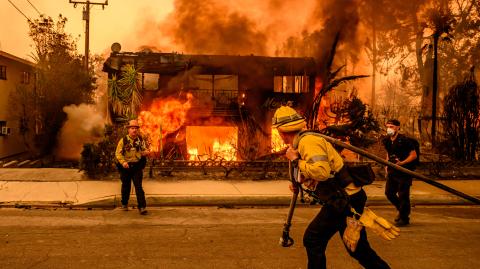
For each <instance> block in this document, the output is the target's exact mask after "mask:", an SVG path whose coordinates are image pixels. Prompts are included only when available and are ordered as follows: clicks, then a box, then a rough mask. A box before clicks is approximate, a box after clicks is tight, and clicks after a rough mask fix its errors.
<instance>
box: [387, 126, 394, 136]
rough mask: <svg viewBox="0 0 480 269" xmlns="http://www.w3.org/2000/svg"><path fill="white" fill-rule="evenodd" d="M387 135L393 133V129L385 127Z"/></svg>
mask: <svg viewBox="0 0 480 269" xmlns="http://www.w3.org/2000/svg"><path fill="white" fill-rule="evenodd" d="M387 135H389V136H393V135H395V130H393V129H392V128H387Z"/></svg>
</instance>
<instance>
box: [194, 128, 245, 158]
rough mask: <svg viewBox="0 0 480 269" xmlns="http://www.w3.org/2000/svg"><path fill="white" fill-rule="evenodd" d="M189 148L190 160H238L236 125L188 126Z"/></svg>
mask: <svg viewBox="0 0 480 269" xmlns="http://www.w3.org/2000/svg"><path fill="white" fill-rule="evenodd" d="M186 132H187V147H188V148H187V150H188V154H189V155H190V156H189V159H190V160H200V161H205V160H207V159H223V160H227V161H236V160H237V156H236V155H237V151H236V145H237V133H238V130H237V128H236V127H225V126H187V130H186Z"/></svg>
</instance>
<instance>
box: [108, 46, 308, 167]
mask: <svg viewBox="0 0 480 269" xmlns="http://www.w3.org/2000/svg"><path fill="white" fill-rule="evenodd" d="M103 70H104V71H105V72H107V73H108V78H109V113H111V114H110V118H111V119H112V122H113V123H114V124H117V125H118V124H123V123H124V122H125V121H126V120H127V119H128V118H131V117H135V116H136V117H138V119H139V121H140V122H141V125H142V127H141V130H142V133H143V134H144V135H146V136H147V138H148V140H149V142H150V147H151V150H152V151H154V152H155V153H156V154H157V155H156V156H157V157H158V158H159V159H168V160H199V161H202V160H207V159H223V160H226V161H232V160H243V161H245V160H255V159H258V158H261V157H262V156H264V155H267V154H269V153H271V152H272V151H274V150H278V149H280V148H281V147H282V145H280V144H279V141H281V140H280V139H279V137H278V134H275V132H273V131H272V129H271V118H272V116H273V112H274V110H275V109H276V108H277V107H278V106H279V105H280V104H284V103H287V102H290V103H292V104H293V105H294V106H296V107H305V105H306V104H307V103H308V100H312V99H313V98H312V97H313V94H314V93H313V92H314V84H315V61H314V59H313V58H287V57H263V56H254V55H249V56H231V55H187V54H179V53H154V52H137V53H131V52H120V46H119V45H118V44H114V45H113V46H112V53H111V54H110V57H109V58H108V59H107V60H106V61H105V63H104V69H103ZM125 81H130V84H128V83H126V82H125ZM129 85H130V86H129ZM132 85H133V86H132ZM120 87H127V88H128V87H130V88H132V89H129V90H127V92H128V91H130V92H132V91H137V93H138V96H135V97H133V95H132V96H131V97H128V98H124V99H122V96H121V94H119V91H118V88H120ZM112 96H113V97H112ZM114 97H116V98H117V99H115V98H114ZM134 99H135V100H134ZM119 100H120V103H119ZM121 106H124V108H123V109H121Z"/></svg>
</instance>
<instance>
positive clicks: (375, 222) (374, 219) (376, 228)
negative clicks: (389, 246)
mask: <svg viewBox="0 0 480 269" xmlns="http://www.w3.org/2000/svg"><path fill="white" fill-rule="evenodd" d="M360 222H361V223H362V225H363V226H365V227H367V228H370V229H372V230H373V232H374V233H376V234H377V235H379V236H380V237H382V238H383V239H385V240H392V239H394V238H396V237H397V236H399V235H400V229H398V228H397V227H395V226H394V225H392V224H391V223H390V222H388V221H387V220H386V219H384V218H382V217H379V216H377V215H375V213H373V211H372V210H370V209H369V208H368V207H365V209H364V211H363V214H362V216H361V217H360Z"/></svg>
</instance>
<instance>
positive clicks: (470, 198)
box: [316, 133, 480, 205]
mask: <svg viewBox="0 0 480 269" xmlns="http://www.w3.org/2000/svg"><path fill="white" fill-rule="evenodd" d="M316 134H317V135H319V136H321V137H323V138H324V139H325V140H327V141H328V142H330V143H332V144H335V145H337V146H340V147H342V148H346V149H349V150H351V151H353V152H356V153H358V154H360V155H362V156H365V157H367V158H369V159H371V160H374V161H376V162H379V163H381V164H383V165H386V166H389V167H391V168H393V169H395V170H398V171H400V172H403V173H405V174H408V175H410V176H412V177H415V178H418V179H420V180H422V181H423V182H425V183H427V184H430V185H432V186H435V187H437V188H439V189H442V190H444V191H447V192H449V193H451V194H454V195H456V196H459V197H462V198H463V199H465V200H468V201H470V202H472V203H474V204H477V205H480V200H479V199H477V198H475V197H473V196H470V195H468V194H465V193H463V192H460V191H457V190H455V189H452V188H450V187H448V186H445V185H443V184H442V183H439V182H437V181H434V180H433V179H430V178H428V177H426V176H424V175H422V174H420V173H417V172H414V171H410V170H408V169H406V168H404V167H401V166H400V165H396V164H394V163H391V162H389V161H387V160H385V159H383V158H380V157H378V156H376V155H374V154H372V153H369V152H367V151H365V150H363V149H361V148H358V147H355V146H352V145H349V144H346V143H344V142H342V141H340V140H338V139H335V138H333V137H330V136H327V135H324V134H320V133H316Z"/></svg>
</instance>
